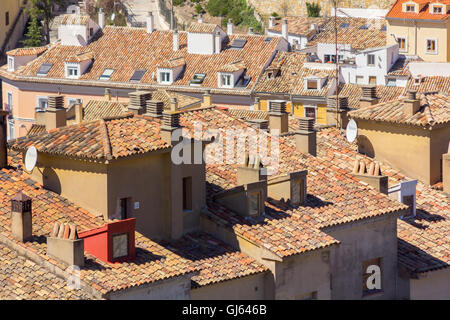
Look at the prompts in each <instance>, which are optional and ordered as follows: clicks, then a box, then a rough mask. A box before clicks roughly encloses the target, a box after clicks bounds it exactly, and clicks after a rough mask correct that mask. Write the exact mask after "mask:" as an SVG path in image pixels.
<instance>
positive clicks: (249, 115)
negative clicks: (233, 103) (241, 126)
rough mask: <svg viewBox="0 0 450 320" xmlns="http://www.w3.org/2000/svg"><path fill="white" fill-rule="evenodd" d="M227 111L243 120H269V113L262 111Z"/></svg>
mask: <svg viewBox="0 0 450 320" xmlns="http://www.w3.org/2000/svg"><path fill="white" fill-rule="evenodd" d="M227 111H228V112H229V113H230V114H232V115H233V116H235V117H236V118H239V119H243V120H255V119H257V120H269V113H268V112H267V111H263V110H246V109H228V110H227Z"/></svg>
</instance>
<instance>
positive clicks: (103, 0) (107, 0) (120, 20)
mask: <svg viewBox="0 0 450 320" xmlns="http://www.w3.org/2000/svg"><path fill="white" fill-rule="evenodd" d="M121 2H122V0H98V1H97V2H96V3H95V6H94V5H90V6H88V7H87V12H88V14H89V15H90V17H91V19H92V20H94V21H97V19H98V11H99V9H100V8H103V12H104V13H105V24H106V25H113V26H119V27H124V26H126V25H127V17H126V14H125V12H122V9H121V8H122V6H121ZM113 14H114V20H113V19H111V18H112V16H113Z"/></svg>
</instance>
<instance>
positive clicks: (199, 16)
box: [197, 14, 203, 23]
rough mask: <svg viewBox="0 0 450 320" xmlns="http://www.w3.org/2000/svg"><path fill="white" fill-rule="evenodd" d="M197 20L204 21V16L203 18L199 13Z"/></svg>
mask: <svg viewBox="0 0 450 320" xmlns="http://www.w3.org/2000/svg"><path fill="white" fill-rule="evenodd" d="M197 22H198V23H203V18H202V15H201V14H199V15H198V19H197Z"/></svg>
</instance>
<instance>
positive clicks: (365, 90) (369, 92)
mask: <svg viewBox="0 0 450 320" xmlns="http://www.w3.org/2000/svg"><path fill="white" fill-rule="evenodd" d="M361 89H362V97H363V98H366V99H377V87H376V86H375V85H364V86H362V88H361Z"/></svg>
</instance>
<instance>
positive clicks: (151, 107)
mask: <svg viewBox="0 0 450 320" xmlns="http://www.w3.org/2000/svg"><path fill="white" fill-rule="evenodd" d="M146 111H147V115H148V116H151V117H153V118H161V117H162V114H163V111H164V102H162V101H159V100H147V110H146Z"/></svg>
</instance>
